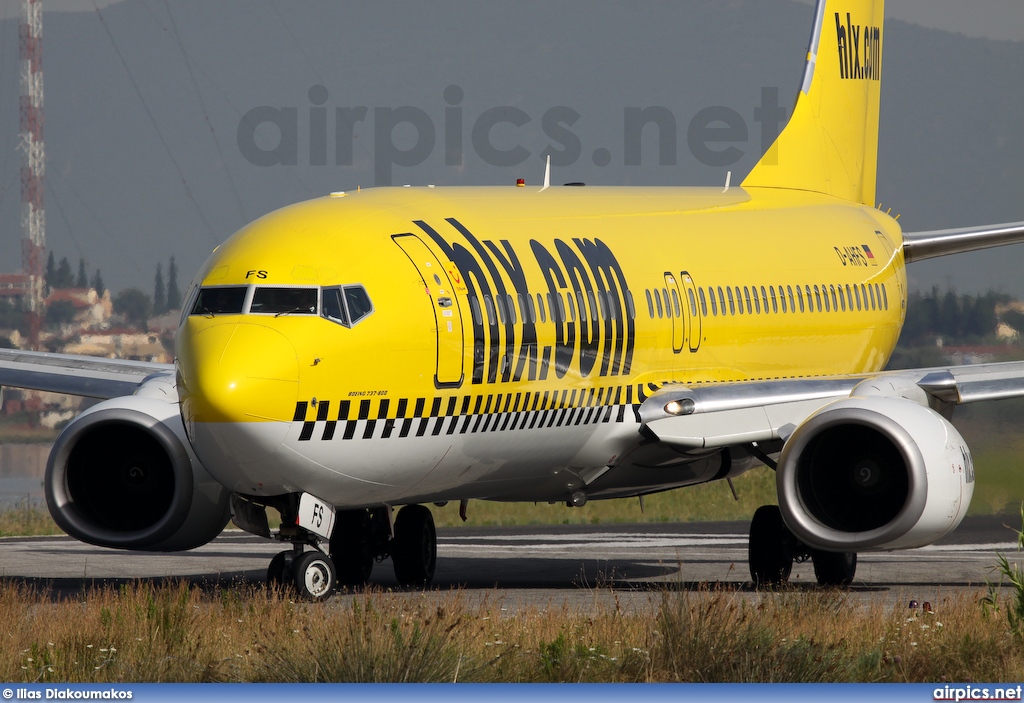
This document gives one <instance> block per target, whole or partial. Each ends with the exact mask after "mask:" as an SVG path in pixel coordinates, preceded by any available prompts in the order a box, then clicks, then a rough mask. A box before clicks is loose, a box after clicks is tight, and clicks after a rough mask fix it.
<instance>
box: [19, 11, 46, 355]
mask: <svg viewBox="0 0 1024 703" xmlns="http://www.w3.org/2000/svg"><path fill="white" fill-rule="evenodd" d="M18 54H19V57H20V59H21V60H20V69H21V100H20V104H19V108H20V109H19V121H20V135H21V138H20V143H19V148H20V149H21V151H22V158H23V162H22V167H21V228H22V231H23V233H24V239H23V240H22V250H21V256H22V269H23V273H24V274H25V275H26V276H27V279H28V291H26V292H27V295H26V296H25V299H26V301H27V302H28V314H29V330H30V332H29V342H30V344H31V347H32V349H38V348H39V333H40V330H41V328H42V320H43V312H44V311H43V256H44V253H45V250H46V211H45V209H44V208H43V183H44V181H43V175H44V172H45V165H46V158H45V156H46V154H45V151H44V149H43V2H42V0H23V1H22V21H21V24H20V25H19V26H18Z"/></svg>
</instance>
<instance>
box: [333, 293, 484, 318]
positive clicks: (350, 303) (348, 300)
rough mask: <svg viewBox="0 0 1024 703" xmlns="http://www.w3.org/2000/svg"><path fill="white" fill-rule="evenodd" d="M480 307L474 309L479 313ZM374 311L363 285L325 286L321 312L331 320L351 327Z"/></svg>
mask: <svg viewBox="0 0 1024 703" xmlns="http://www.w3.org/2000/svg"><path fill="white" fill-rule="evenodd" d="M479 310H480V309H479V307H478V308H476V310H475V311H474V312H475V314H476V315H479V314H480V313H479ZM371 312H373V303H371V302H370V296H369V295H368V294H367V293H366V289H365V288H363V287H362V286H344V287H335V288H324V290H323V300H322V303H321V306H320V314H321V316H322V317H325V318H327V319H328V320H330V321H331V322H337V323H338V324H339V325H344V326H345V327H351V326H352V325H354V324H355V323H357V322H359V321H360V320H361V319H363V318H364V317H366V316H367V315H369V314H370V313H371Z"/></svg>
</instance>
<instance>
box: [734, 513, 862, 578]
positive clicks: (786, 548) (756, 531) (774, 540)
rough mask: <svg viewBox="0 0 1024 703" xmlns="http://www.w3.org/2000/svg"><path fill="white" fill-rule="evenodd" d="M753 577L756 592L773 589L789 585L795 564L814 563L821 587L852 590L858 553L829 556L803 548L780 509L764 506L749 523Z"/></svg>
mask: <svg viewBox="0 0 1024 703" xmlns="http://www.w3.org/2000/svg"><path fill="white" fill-rule="evenodd" d="M747 557H748V561H749V563H750V577H751V579H753V581H754V587H755V588H774V587H776V586H781V585H784V584H785V583H787V582H788V581H789V575H790V572H791V571H792V570H793V562H804V561H806V560H807V559H811V561H812V562H813V563H814V575H815V577H816V578H817V579H818V585H820V586H838V587H845V586H849V585H850V583H852V582H853V577H854V575H855V574H856V572H857V554H856V552H826V551H822V550H820V549H811V548H810V547H807V546H806V545H804V544H802V543H801V542H800V541H799V540H797V538H796V537H794V536H793V533H792V532H790V531H789V528H788V527H786V523H785V522H783V520H782V513H781V512H780V511H779V506H777V505H762V506H761V507H760V508H758V509H757V510H756V511H755V512H754V518H753V520H751V521H750V539H749V542H748V543H747Z"/></svg>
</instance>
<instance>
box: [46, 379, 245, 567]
mask: <svg viewBox="0 0 1024 703" xmlns="http://www.w3.org/2000/svg"><path fill="white" fill-rule="evenodd" d="M156 385H157V386H160V385H167V386H169V388H158V389H156V390H157V391H158V392H155V393H152V392H151V393H146V392H145V390H146V389H143V392H141V393H140V394H137V395H134V396H127V397H123V398H115V399H112V400H107V401H104V402H102V403H99V404H98V405H95V406H93V407H92V408H89V409H88V410H86V411H85V412H83V413H82V414H81V415H79V416H78V417H77V418H75V419H74V420H73V421H72V422H71V423H70V424H69V425H68V426H67V427H66V428H64V431H63V432H61V434H60V436H59V437H58V438H57V441H56V443H55V444H54V446H53V450H52V451H51V452H50V458H49V460H48V461H47V464H46V504H47V506H48V507H49V509H50V514H51V515H52V516H53V519H54V521H56V523H57V524H58V525H59V526H60V527H61V528H62V529H63V530H64V531H65V532H67V533H68V534H69V535H71V536H72V537H75V538H76V539H80V540H82V541H83V542H89V543H90V544H96V545H99V546H102V547H116V548H119V549H139V550H146V551H160V552H170V551H178V550H183V549H192V548H193V547H198V546H200V545H203V544H206V543H207V542H209V541H210V540H211V539H213V538H214V537H216V536H217V535H218V534H220V532H221V530H223V529H224V526H225V525H226V524H227V521H228V518H229V509H228V499H229V497H230V493H229V492H228V491H227V490H226V489H225V488H224V487H223V486H221V485H220V484H219V483H217V481H215V480H214V479H213V477H212V476H210V474H209V473H207V471H206V469H204V468H203V466H202V465H201V464H200V463H199V461H198V460H197V459H196V457H195V455H194V454H193V453H192V449H191V447H190V446H189V443H188V440H187V439H186V437H185V430H184V427H183V425H182V422H181V416H180V415H179V413H178V405H177V403H176V402H168V399H167V398H161V397H159V396H160V395H161V394H163V395H164V396H169V397H170V398H173V400H176V394H174V389H173V385H171V384H168V383H167V382H166V381H165V380H164V379H157V380H156ZM160 391H162V393H161V392H160ZM147 396H149V397H147Z"/></svg>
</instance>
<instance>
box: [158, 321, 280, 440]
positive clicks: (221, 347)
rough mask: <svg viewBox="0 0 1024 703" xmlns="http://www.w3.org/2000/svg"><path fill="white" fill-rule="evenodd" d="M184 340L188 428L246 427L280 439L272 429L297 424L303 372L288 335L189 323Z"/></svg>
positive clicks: (248, 326)
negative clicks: (215, 424) (227, 425)
mask: <svg viewBox="0 0 1024 703" xmlns="http://www.w3.org/2000/svg"><path fill="white" fill-rule="evenodd" d="M178 341H179V343H178V348H177V374H178V394H179V398H180V400H181V413H182V419H183V420H184V421H185V426H186V428H192V427H194V426H196V425H198V424H210V423H222V424H234V425H239V424H240V425H242V426H244V427H253V428H259V429H261V430H263V431H264V432H265V431H271V433H272V434H276V433H273V432H272V427H271V426H273V425H275V424H276V425H278V426H280V425H279V423H288V422H290V421H291V420H292V417H293V415H294V413H295V401H296V398H297V395H298V387H299V367H298V358H297V356H296V353H295V348H294V346H292V344H291V342H289V341H288V339H287V338H286V337H285V336H284V335H283V334H281V333H280V332H278V331H277V330H274V329H271V328H270V327H267V326H266V325H262V324H258V323H250V322H245V323H239V322H224V323H221V324H216V323H215V324H210V325H204V326H203V327H202V328H200V329H196V328H194V327H193V328H192V329H189V325H188V324H186V329H184V330H182V334H181V335H180V337H179V340H178ZM284 426H285V427H286V426H287V425H286V424H285V425H284ZM190 435H191V432H190Z"/></svg>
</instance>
